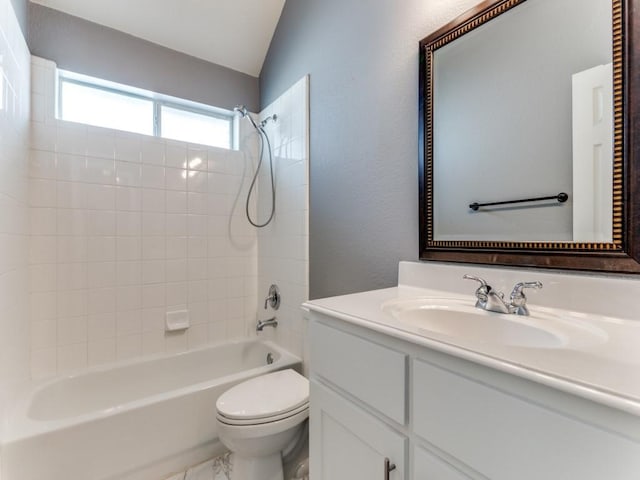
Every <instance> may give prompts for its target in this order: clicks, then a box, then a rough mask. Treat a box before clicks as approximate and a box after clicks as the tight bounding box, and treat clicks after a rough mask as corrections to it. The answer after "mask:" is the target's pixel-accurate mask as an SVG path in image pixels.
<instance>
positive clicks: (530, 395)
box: [310, 312, 640, 480]
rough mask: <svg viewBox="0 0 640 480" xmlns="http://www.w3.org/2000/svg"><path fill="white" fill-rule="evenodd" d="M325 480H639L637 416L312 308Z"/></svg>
mask: <svg viewBox="0 0 640 480" xmlns="http://www.w3.org/2000/svg"><path fill="white" fill-rule="evenodd" d="M310 342H311V343H310V371H311V424H310V425H311V426H310V428H311V431H310V432H311V437H310V455H311V475H312V477H313V478H314V479H316V480H354V479H356V480H359V479H362V480H377V479H380V480H385V479H386V473H385V470H384V461H385V458H389V459H390V461H391V462H393V463H394V464H395V465H396V469H394V470H392V471H390V472H389V475H388V478H389V480H541V479H544V480H578V479H579V480H605V479H606V480H637V479H638V478H640V419H639V418H638V417H637V416H635V415H632V414H630V413H626V412H623V411H621V410H617V409H614V408H610V407H608V406H605V405H602V404H598V403H595V402H592V401H589V400H586V399H583V398H579V397H576V396H573V395H571V394H568V393H565V392H561V391H559V390H555V389H553V388H549V387H547V386H544V385H542V384H538V383H536V382H532V381H530V380H526V379H523V378H520V377H515V376H512V375H509V374H508V373H504V372H500V371H497V370H493V369H491V368H488V367H485V366H481V365H479V364H475V363H472V362H469V361H466V360H463V359H460V358H458V357H455V356H452V355H448V354H445V353H441V352H437V351H435V350H432V349H430V348H427V347H425V346H421V345H418V344H414V343H411V342H408V341H405V340H404V339H399V338H394V337H393V336H391V335H386V334H383V333H380V332H377V331H374V330H373V329H370V328H366V327H363V326H358V325H354V324H352V323H349V322H345V321H342V320H339V319H334V318H332V317H330V316H328V315H325V314H323V313H319V312H312V313H311V325H310Z"/></svg>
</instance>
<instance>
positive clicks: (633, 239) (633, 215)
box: [419, 0, 640, 273]
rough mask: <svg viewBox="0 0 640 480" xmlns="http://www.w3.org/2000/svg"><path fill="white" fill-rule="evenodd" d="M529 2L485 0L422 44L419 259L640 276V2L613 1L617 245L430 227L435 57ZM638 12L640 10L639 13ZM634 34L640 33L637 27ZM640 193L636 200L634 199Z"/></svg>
mask: <svg viewBox="0 0 640 480" xmlns="http://www.w3.org/2000/svg"><path fill="white" fill-rule="evenodd" d="M525 1H527V0H487V1H484V2H482V3H480V4H479V5H478V6H476V7H475V8H473V9H471V10H469V11H467V12H466V13H464V14H463V15H461V16H460V17H458V18H457V19H455V20H454V21H453V22H451V23H449V24H448V25H446V26H444V27H443V28H441V29H439V30H437V31H436V32H434V33H433V34H431V35H429V36H428V37H426V38H425V39H423V40H422V41H421V42H420V209H419V210H420V259H422V260H442V261H454V262H466V263H483V264H499V265H520V266H537V267H550V268H568V269H578V270H603V271H610V272H635V273H638V272H640V263H639V260H640V258H639V255H638V253H640V245H639V244H638V243H639V240H640V235H638V233H639V232H638V230H640V221H639V220H640V218H638V217H639V215H638V212H639V211H640V205H639V204H640V198H639V197H640V188H639V187H640V179H638V178H637V177H638V173H639V172H638V170H640V169H639V167H640V165H638V160H637V159H638V158H640V157H638V155H637V154H638V152H637V150H638V147H637V146H636V145H635V143H637V142H633V130H632V128H631V127H632V126H633V125H638V126H639V127H640V121H638V119H637V117H638V113H637V112H638V110H640V104H639V102H638V100H637V99H636V97H638V93H640V90H639V88H640V79H638V78H633V76H632V75H631V72H633V70H632V66H633V65H638V63H639V62H638V60H639V57H640V54H639V53H638V52H637V50H638V48H637V47H636V46H635V45H634V42H633V33H634V25H636V24H638V23H640V21H639V20H638V19H637V18H634V15H633V12H634V11H636V10H638V7H640V0H627V1H624V0H612V14H613V15H612V17H613V22H612V39H613V98H614V136H613V143H614V155H613V157H614V158H613V165H614V167H613V212H612V218H613V241H612V242H611V243H579V242H575V243H571V242H520V241H519V242H505V241H476V240H469V241H442V240H435V239H434V222H433V216H434V212H433V95H434V92H433V67H434V65H433V57H434V52H435V51H436V50H438V49H439V48H441V47H443V46H444V45H447V44H449V43H450V42H452V41H454V40H456V39H457V38H459V37H461V36H462V35H464V34H466V33H468V32H470V31H472V30H474V29H476V28H478V27H480V26H481V25H484V24H485V23H487V22H489V21H490V20H492V19H493V18H495V17H497V16H498V15H501V14H503V13H505V12H507V11H508V10H510V9H512V8H514V7H516V6H518V5H520V4H521V3H523V2H525ZM634 7H636V8H634ZM636 30H637V28H636ZM636 192H638V193H636Z"/></svg>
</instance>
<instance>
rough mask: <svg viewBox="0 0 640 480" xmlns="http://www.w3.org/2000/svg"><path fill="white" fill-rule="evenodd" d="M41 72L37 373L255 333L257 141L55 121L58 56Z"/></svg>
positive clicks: (36, 180)
mask: <svg viewBox="0 0 640 480" xmlns="http://www.w3.org/2000/svg"><path fill="white" fill-rule="evenodd" d="M0 1H2V0H0ZM32 75H34V76H37V85H36V86H35V87H34V92H33V96H34V101H35V107H34V113H33V119H32V124H31V125H27V126H28V127H29V126H30V128H31V130H32V143H31V148H32V150H31V155H30V160H29V162H28V163H25V170H26V167H27V166H28V169H29V175H30V178H31V181H30V187H31V192H32V194H31V197H30V198H29V199H25V202H26V201H29V202H30V203H31V208H30V215H31V219H32V222H31V226H30V228H31V236H30V241H29V249H28V259H29V262H30V266H29V271H30V272H31V276H32V277H31V280H30V282H29V285H28V288H29V290H28V291H29V292H30V303H31V304H32V307H33V308H32V312H31V324H32V330H31V332H32V333H31V334H30V337H31V338H30V341H31V355H30V357H31V358H30V361H31V375H32V376H33V378H43V377H47V376H50V375H54V374H56V373H63V372H68V371H74V370H78V369H82V368H85V367H87V366H92V365H101V364H105V363H109V362H112V361H115V360H118V359H125V358H135V357H138V356H141V355H147V354H152V353H159V352H180V351H184V350H187V349H189V348H198V347H200V346H202V345H204V344H206V343H207V342H214V341H220V340H223V339H225V338H228V337H229V336H238V335H246V334H248V330H247V328H246V325H247V324H248V323H247V322H249V323H252V322H253V321H254V318H255V310H256V308H255V304H256V302H257V300H256V291H257V282H258V260H257V254H258V248H257V236H258V232H257V231H256V230H255V229H254V228H253V227H250V226H248V224H247V222H246V220H244V217H243V212H242V210H243V204H242V202H243V200H242V195H243V194H244V192H246V189H247V187H248V182H249V179H248V178H245V179H244V180H243V178H242V177H241V175H242V174H243V173H245V172H244V168H245V161H246V162H248V163H251V162H253V161H255V156H256V153H257V152H256V148H257V144H256V143H255V142H253V143H246V144H245V145H244V146H243V148H245V149H246V156H245V154H244V153H237V152H230V151H227V150H224V149H215V148H209V147H202V146H198V145H191V144H189V145H188V144H185V143H183V142H177V141H172V140H161V139H157V138H153V137H146V136H141V135H137V134H130V133H126V132H118V131H113V130H108V129H102V128H96V127H87V126H84V125H80V124H74V123H69V122H61V121H57V120H55V116H54V112H53V104H52V103H50V99H49V97H50V96H52V92H54V82H55V66H54V65H53V64H52V63H51V62H42V61H39V60H38V59H34V62H33V73H32ZM43 92H49V93H43ZM40 96H44V97H45V99H44V102H43V101H42V100H43V99H42V98H40ZM43 109H44V111H43ZM245 157H246V158H245ZM2 188H3V187H2V183H1V182H0V211H1V210H2V205H3V199H2ZM241 189H244V190H243V191H241ZM232 206H235V210H234V211H232ZM25 228H26V227H25ZM0 229H2V222H0ZM0 241H2V239H1V238H0ZM229 255H232V256H233V258H231V259H228V258H227V257H228V256H229ZM26 275H27V274H26V273H25V277H26ZM36 277H37V278H36ZM25 291H26V288H25ZM229 295H233V296H234V298H231V297H230V296H229ZM212 308H213V309H214V312H213V313H212V311H211V309H212ZM168 309H188V310H189V311H190V317H191V320H192V325H193V326H192V327H191V329H190V330H189V331H188V332H187V333H184V332H183V333H177V334H173V333H171V334H167V333H165V331H164V318H165V312H166V311H167V310H168ZM252 315H253V316H252ZM228 318H231V320H228ZM247 318H248V319H249V320H248V321H247ZM27 340H29V339H27Z"/></svg>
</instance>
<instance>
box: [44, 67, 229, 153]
mask: <svg viewBox="0 0 640 480" xmlns="http://www.w3.org/2000/svg"><path fill="white" fill-rule="evenodd" d="M64 83H71V84H74V85H78V86H81V87H86V88H91V89H94V90H101V91H103V92H107V93H112V94H115V95H121V96H124V97H129V98H135V99H138V100H146V101H149V102H151V104H152V106H153V120H152V121H153V136H154V137H158V138H162V139H164V140H171V141H178V142H184V143H194V142H190V141H187V140H176V139H173V138H168V137H163V136H162V107H167V108H172V109H175V110H181V111H184V112H189V113H193V114H197V115H201V116H205V117H210V118H214V119H217V120H225V121H227V122H228V124H229V143H228V147H221V146H217V145H206V144H205V145H206V146H208V147H213V148H225V149H227V150H233V149H234V138H235V135H234V133H235V132H234V128H235V122H234V115H233V112H230V111H227V110H224V109H222V108H217V107H213V106H211V105H205V104H202V103H197V102H193V101H190V100H186V99H180V98H176V97H169V96H167V95H161V94H158V93H154V92H150V91H146V90H142V89H138V88H135V87H127V86H126V85H122V84H116V83H113V82H109V81H107V80H101V79H99V78H94V77H88V76H85V75H80V74H76V73H73V72H69V71H65V70H60V69H59V70H58V71H57V89H56V90H57V101H56V118H57V119H58V120H62V121H67V120H64V119H63V98H62V97H63V95H62V88H63V84H64ZM100 128H109V127H100ZM122 131H123V132H129V133H134V134H137V135H144V134H140V133H137V132H131V131H130V130H122ZM198 145H202V144H198Z"/></svg>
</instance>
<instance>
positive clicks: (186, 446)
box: [0, 340, 300, 480]
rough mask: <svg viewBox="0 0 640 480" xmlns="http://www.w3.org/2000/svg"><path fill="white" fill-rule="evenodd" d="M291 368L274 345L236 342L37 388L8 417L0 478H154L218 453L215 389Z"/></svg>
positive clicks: (293, 363)
mask: <svg viewBox="0 0 640 480" xmlns="http://www.w3.org/2000/svg"><path fill="white" fill-rule="evenodd" d="M269 353H270V354H271V355H272V357H273V363H272V364H270V365H269V364H267V355H268V354H269ZM299 365H300V359H299V358H297V357H295V356H294V355H291V354H290V353H288V352H286V351H285V350H282V349H281V348H279V347H278V346H276V345H274V344H272V343H269V342H258V341H250V340H242V341H231V342H227V343H224V344H219V345H214V346H211V347H208V348H205V349H201V350H196V351H192V352H186V353H182V354H178V355H172V356H163V357H155V358H151V359H146V360H142V361H134V362H128V363H120V364H117V365H114V366H111V367H109V368H100V369H92V370H90V371H88V372H86V373H81V374H79V375H74V376H69V377H64V378H58V379H54V380H52V381H49V382H47V383H44V384H41V385H39V386H36V387H34V388H33V389H31V391H29V392H27V393H26V394H25V395H23V396H22V397H21V400H20V401H19V402H18V403H17V405H16V406H15V408H13V409H12V410H11V414H10V415H9V418H8V419H7V422H6V427H5V432H4V434H3V437H4V438H3V441H2V447H1V449H0V459H1V463H2V480H106V479H109V480H161V479H162V478H163V476H164V475H167V474H169V473H171V472H176V471H180V470H183V469H184V468H186V467H187V466H189V465H193V464H196V463H199V462H201V461H204V460H206V459H208V458H211V457H212V456H215V455H217V454H220V453H222V452H223V451H224V447H223V446H222V444H221V443H220V442H219V440H218V435H217V432H216V422H215V403H216V399H217V398H218V396H219V395H220V394H221V393H222V392H224V391H225V390H227V389H228V388H229V387H231V386H233V385H235V384H237V383H239V382H241V381H243V380H246V379H248V378H251V377H254V376H256V375H261V374H263V373H267V372H270V371H274V370H281V369H284V368H289V367H299Z"/></svg>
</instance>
